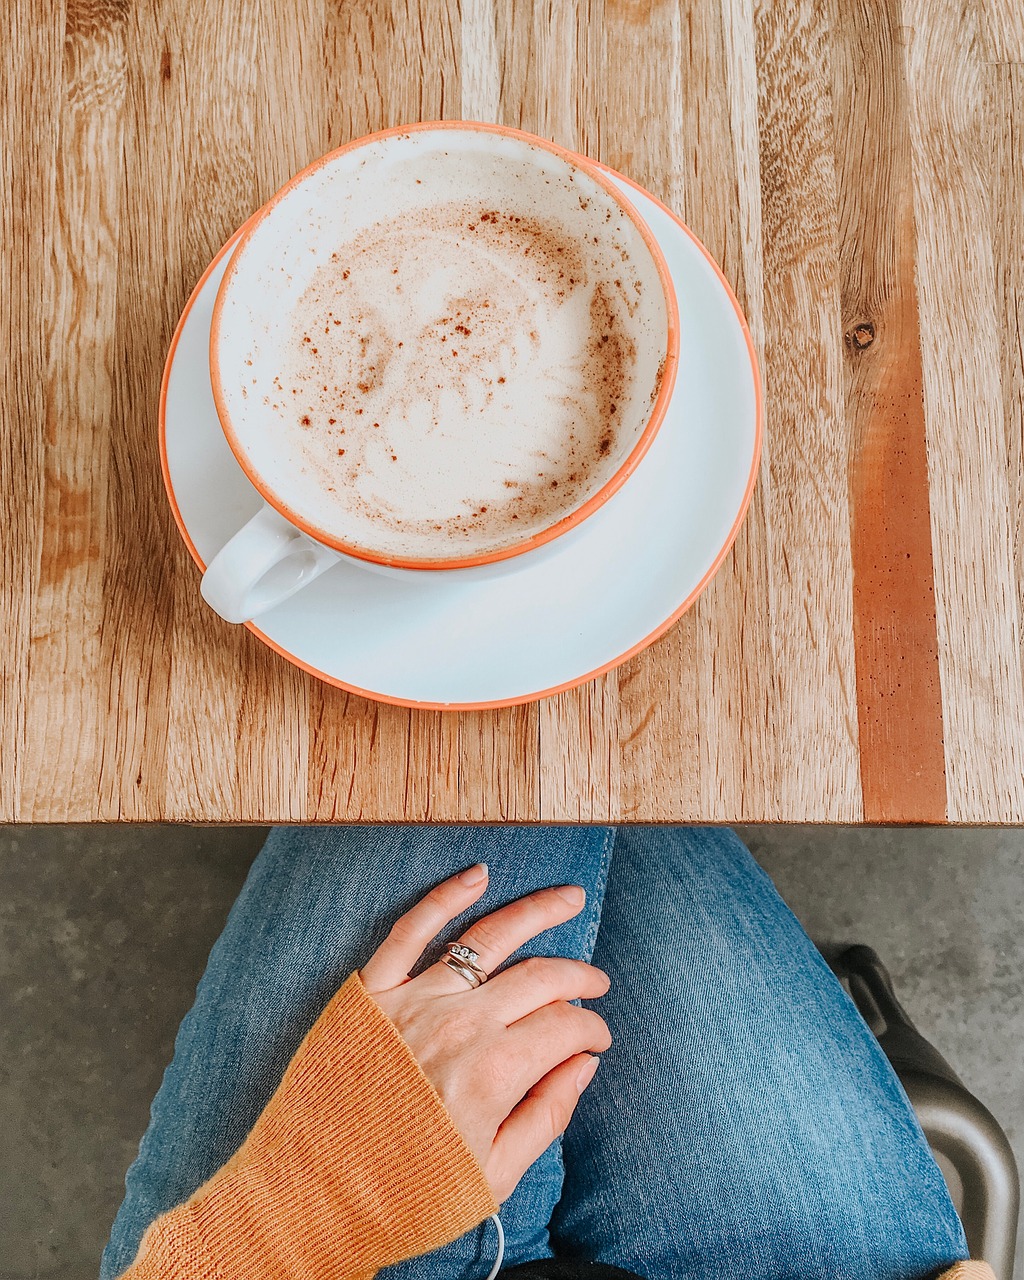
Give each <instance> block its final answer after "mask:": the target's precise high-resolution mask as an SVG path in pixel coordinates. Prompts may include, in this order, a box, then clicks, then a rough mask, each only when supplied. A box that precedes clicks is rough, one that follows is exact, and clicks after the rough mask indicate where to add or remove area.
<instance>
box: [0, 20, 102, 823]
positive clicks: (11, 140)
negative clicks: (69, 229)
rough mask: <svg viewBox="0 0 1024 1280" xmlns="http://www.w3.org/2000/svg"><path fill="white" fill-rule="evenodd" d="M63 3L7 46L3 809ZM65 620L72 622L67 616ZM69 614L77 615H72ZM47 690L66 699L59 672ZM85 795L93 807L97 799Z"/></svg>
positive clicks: (29, 529) (1, 97) (25, 778)
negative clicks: (58, 676)
mask: <svg viewBox="0 0 1024 1280" xmlns="http://www.w3.org/2000/svg"><path fill="white" fill-rule="evenodd" d="M65 21H66V18H65V11H64V6H63V4H54V5H53V6H52V9H49V10H47V11H45V12H43V11H41V10H40V9H39V6H38V5H35V4H33V3H31V0H19V2H18V3H16V4H15V5H14V6H13V12H12V13H10V14H9V16H8V30H7V32H6V34H5V38H4V40H3V42H2V47H0V298H2V299H3V305H2V307H0V389H2V392H0V494H3V501H4V511H5V516H6V518H5V520H4V531H3V537H2V538H0V638H2V644H0V766H2V767H0V820H2V821H5V822H10V821H13V820H15V819H20V818H23V817H28V816H30V815H29V814H28V813H26V812H25V811H24V810H23V808H22V805H21V792H22V789H23V787H24V786H26V785H27V786H29V787H31V786H33V785H34V783H33V780H32V778H31V776H30V774H29V772H28V770H27V769H26V765H25V753H26V750H28V751H34V743H33V742H32V740H31V738H30V737H28V736H27V730H28V726H27V725H26V719H27V698H26V695H27V686H28V662H29V647H30V635H31V631H32V608H33V595H34V586H35V581H34V580H35V578H36V576H37V573H38V557H39V540H40V528H41V525H42V519H43V474H44V455H45V448H44V428H45V424H46V413H47V405H46V401H45V397H44V388H45V386H46V384H47V374H48V369H49V368H51V367H52V357H51V354H50V351H49V348H48V342H49V336H48V334H47V333H46V332H45V331H43V329H42V324H41V318H42V317H44V316H45V315H47V313H48V307H49V304H50V302H51V301H52V279H53V278H52V268H51V262H50V259H49V255H48V254H47V253H46V229H47V228H49V227H52V226H53V224H54V221H55V218H56V171H57V164H56V161H57V136H58V122H59V118H60V92H61V83H62V75H61V69H62V54H63V43H64V29H65ZM61 625H62V626H67V625H69V623H68V621H66V620H62V623H61ZM70 625H74V623H73V622H71V623H70ZM50 698H51V699H52V702H53V703H54V705H55V706H56V707H59V706H60V702H61V690H60V685H59V684H58V685H57V687H56V688H52V689H51V690H50ZM89 807H90V806H89V805H88V803H87V804H86V812H88V811H89Z"/></svg>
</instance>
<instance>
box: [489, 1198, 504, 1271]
mask: <svg viewBox="0 0 1024 1280" xmlns="http://www.w3.org/2000/svg"><path fill="white" fill-rule="evenodd" d="M491 1221H492V1222H493V1223H494V1225H495V1226H496V1227H497V1228H498V1256H497V1258H496V1259H495V1262H494V1266H493V1267H491V1271H490V1274H489V1275H488V1277H487V1280H494V1277H495V1276H496V1275H497V1274H498V1272H499V1271H500V1270H501V1264H502V1262H503V1261H504V1258H505V1228H504V1227H503V1226H502V1225H501V1219H500V1218H499V1217H498V1215H497V1214H496V1213H492V1214H491Z"/></svg>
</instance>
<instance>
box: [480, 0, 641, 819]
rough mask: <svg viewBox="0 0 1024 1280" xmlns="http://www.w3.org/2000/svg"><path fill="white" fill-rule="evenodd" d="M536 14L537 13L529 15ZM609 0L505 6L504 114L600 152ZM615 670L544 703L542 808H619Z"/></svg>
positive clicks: (501, 18) (554, 814)
mask: <svg viewBox="0 0 1024 1280" xmlns="http://www.w3.org/2000/svg"><path fill="white" fill-rule="evenodd" d="M531 19H532V21H531ZM603 31H604V4H603V0H572V2H571V3H569V2H564V3H563V2H561V0H560V2H559V3H554V2H553V0H538V3H536V4H534V5H533V6H532V7H531V6H528V5H524V6H508V7H506V6H500V7H499V10H498V34H497V43H498V47H499V49H500V50H501V58H502V69H503V74H502V83H501V96H500V104H501V111H502V117H503V121H504V123H506V124H513V125H516V126H518V127H520V128H523V129H528V130H530V131H531V132H533V133H537V134H540V135H541V136H542V137H546V138H550V139H551V140H552V141H554V142H557V143H559V144H560V145H561V146H564V147H568V148H570V150H574V151H582V152H584V153H585V154H587V155H592V156H595V157H596V158H598V159H601V158H602V156H601V136H600V132H601V131H600V119H601V115H600V101H601V95H600V90H601V86H602V84H603V77H601V76H598V75H595V74H594V72H595V68H600V67H603V66H604V39H603ZM616 689H617V675H616V673H615V672H614V671H612V672H609V673H608V674H607V675H605V676H602V677H601V678H600V679H598V680H594V681H591V682H589V683H588V684H586V685H583V686H581V687H580V688H578V689H572V690H569V691H568V692H566V693H561V694H558V695H556V696H555V697H551V698H546V699H544V700H543V701H542V702H540V703H539V704H537V712H536V715H537V725H538V742H539V755H540V761H539V768H538V783H539V787H540V795H539V814H538V816H539V817H540V818H542V819H543V820H544V821H553V822H558V821H584V822H586V821H607V820H608V819H609V818H610V817H611V816H613V815H614V814H616V813H617V812H618V811H619V799H618V788H619V772H618V754H617V752H616V751H614V750H613V749H612V747H611V743H612V742H613V741H614V739H615V738H616V737H617V732H618V731H617V703H618V699H617V692H616Z"/></svg>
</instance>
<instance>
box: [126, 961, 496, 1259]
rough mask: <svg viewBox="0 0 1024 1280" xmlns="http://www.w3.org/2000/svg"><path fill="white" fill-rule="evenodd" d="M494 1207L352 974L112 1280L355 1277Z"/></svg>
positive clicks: (425, 1084)
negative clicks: (207, 1172)
mask: <svg viewBox="0 0 1024 1280" xmlns="http://www.w3.org/2000/svg"><path fill="white" fill-rule="evenodd" d="M497 1208H498V1206H497V1205H496V1203H495V1201H494V1197H493V1196H492V1194H491V1191H490V1188H489V1187H488V1185H487V1181H486V1179H485V1178H484V1174H483V1170H482V1169H481V1168H480V1166H479V1164H478V1163H477V1161H476V1159H475V1158H474V1157H473V1155H472V1153H471V1152H470V1150H469V1148H468V1147H467V1146H466V1144H465V1142H464V1141H463V1139H462V1137H461V1135H460V1134H459V1132H458V1130H457V1129H456V1128H455V1125H454V1123H453V1122H452V1119H451V1117H450V1116H449V1115H448V1112H447V1111H446V1110H445V1107H444V1104H443V1103H442V1102H441V1099H440V1097H439V1096H438V1094H437V1093H436V1092H435V1090H434V1088H433V1086H432V1085H431V1084H430V1081H429V1080H428V1079H427V1078H426V1076H425V1075H424V1074H423V1072H422V1071H421V1070H420V1068H419V1065H418V1064H417V1062H416V1060H415V1058H414V1057H413V1056H412V1053H411V1052H410V1051H409V1048H408V1046H407V1045H406V1044H405V1042H404V1040H402V1038H401V1036H400V1035H399V1034H398V1032H397V1030H396V1029H395V1027H394V1026H393V1025H392V1023H391V1022H390V1021H389V1019H388V1018H387V1017H386V1016H385V1014H384V1013H383V1012H382V1011H381V1009H380V1008H379V1007H378V1005H377V1004H376V1003H375V1002H374V1001H373V1000H372V999H371V997H370V996H369V995H368V994H367V992H366V990H365V988H364V987H363V984H362V981H361V980H360V978H359V975H358V974H357V973H354V974H352V976H351V977H350V978H349V979H348V981H347V982H346V983H345V984H344V986H343V987H342V988H341V990H340V991H339V992H338V994H337V995H336V996H335V997H334V999H333V1000H332V1001H331V1003H330V1004H329V1005H328V1006H327V1008H326V1009H325V1010H324V1012H323V1014H322V1015H321V1016H320V1018H319V1019H318V1020H317V1022H316V1024H315V1025H314V1027H313V1028H312V1030H311V1031H310V1032H309V1034H308V1035H307V1036H306V1038H305V1040H304V1041H303V1042H302V1044H301V1045H300V1046H299V1049H298V1051H297V1052H296V1054H295V1057H294V1058H293V1059H292V1061H291V1063H290V1065H289V1067H288V1070H287V1071H286V1072H285V1075H284V1079H283V1080H282V1081H281V1084H280V1086H279V1088H278V1090H277V1092H276V1093H275V1094H274V1096H273V1098H272V1099H271V1100H270V1102H269V1103H268V1104H267V1107H266V1109H265V1110H264V1112H263V1114H262V1115H261V1116H260V1118H259V1120H258V1121H257V1122H256V1125H255V1127H254V1128H253V1130H252V1132H251V1133H250V1134H249V1136H248V1138H247V1139H246V1140H245V1142H244V1143H243V1144H242V1147H241V1149H240V1150H239V1151H238V1152H237V1154H236V1155H234V1156H233V1157H232V1159H231V1160H229V1161H228V1163H227V1164H226V1165H225V1166H224V1167H223V1168H222V1169H220V1170H219V1171H218V1172H217V1173H215V1174H214V1176H213V1177H212V1178H211V1179H210V1180H209V1182H207V1183H205V1184H204V1185H203V1186H202V1187H200V1188H199V1190H198V1191H197V1192H196V1193H195V1195H194V1196H192V1198H191V1199H190V1200H188V1201H187V1202H186V1203H185V1204H183V1205H181V1206H179V1207H178V1208H177V1209H173V1210H172V1211H171V1212H170V1213H167V1214H164V1215H163V1216H162V1217H160V1218H158V1219H157V1220H156V1222H154V1223H153V1225H152V1226H151V1227H150V1228H149V1230H148V1231H147V1232H146V1235H145V1236H144V1237H143V1241H142V1245H141V1246H140V1249H139V1254H138V1257H137V1258H136V1260H135V1262H134V1264H133V1265H132V1266H131V1267H130V1268H129V1269H128V1271H127V1272H125V1280H239V1278H241V1277H245V1278H246V1280H323V1277H325V1276H331V1277H334V1278H335V1280H364V1278H368V1277H371V1276H373V1275H374V1274H375V1273H376V1271H377V1270H379V1269H380V1268H381V1267H384V1266H387V1265H389V1264H390V1263H393V1262H400V1261H401V1260H402V1259H404V1258H411V1257H415V1256H416V1255H417V1254H421V1253H428V1252H429V1251H430V1250H432V1249H436V1248H439V1247H440V1246H441V1245H443V1244H447V1243H448V1242H449V1241H451V1240H455V1239H457V1238H458V1237H459V1236H461V1235H462V1234H463V1233H464V1232H466V1231H469V1230H470V1229H471V1228H472V1227H475V1226H476V1225H477V1224H478V1223H480V1222H482V1221H483V1220H484V1218H486V1217H487V1216H488V1215H489V1214H491V1213H496V1212H497Z"/></svg>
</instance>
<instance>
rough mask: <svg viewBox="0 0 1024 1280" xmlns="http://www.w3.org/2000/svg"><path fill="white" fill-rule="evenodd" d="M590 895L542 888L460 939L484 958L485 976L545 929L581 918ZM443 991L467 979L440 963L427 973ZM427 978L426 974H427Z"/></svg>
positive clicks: (574, 888) (563, 888)
mask: <svg viewBox="0 0 1024 1280" xmlns="http://www.w3.org/2000/svg"><path fill="white" fill-rule="evenodd" d="M584 902H586V894H585V893H584V891H583V890H582V889H581V888H580V887H579V885H561V886H559V887H557V888H554V889H538V890H537V892H536V893H531V894H528V895H527V896H526V897H525V898H519V899H518V900H517V901H516V902H510V903H509V904H508V906H506V907H501V908H500V909H499V910H497V911H492V912H491V914H490V915H488V916H484V917H483V919H482V920H478V921H477V922H476V923H475V924H472V925H470V926H469V928H468V929H467V930H466V932H465V933H464V934H463V935H462V937H461V938H460V939H459V942H461V943H462V944H463V946H466V947H469V948H470V949H471V950H473V951H475V952H476V953H477V955H478V956H479V957H480V959H479V964H480V967H481V968H482V969H483V970H484V972H485V973H493V972H494V970H495V969H497V968H498V966H499V965H502V964H504V963H505V961H506V960H507V959H508V958H509V956H510V955H511V954H512V952H513V951H516V950H517V949H518V948H519V947H521V946H522V945H523V944H524V943H526V942H529V941H530V939H531V938H535V937H536V936H537V934H538V933H543V932H544V930H545V929H551V928H554V926H555V925H556V924H564V923H565V921H566V920H571V919H572V918H573V916H576V915H579V913H580V911H581V910H582V908H583V904H584ZM426 972H427V973H429V974H430V975H431V981H433V982H434V983H435V984H437V985H438V987H439V989H440V990H442V991H458V990H460V989H463V988H464V987H465V986H466V982H465V979H464V978H461V977H460V976H459V975H458V974H457V973H455V972H454V971H453V970H452V969H450V968H449V967H448V965H446V964H445V963H444V961H443V960H439V961H438V963H437V964H436V965H433V966H432V967H431V968H430V969H428V970H427V971H426ZM423 976H424V977H426V974H424V975H423Z"/></svg>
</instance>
